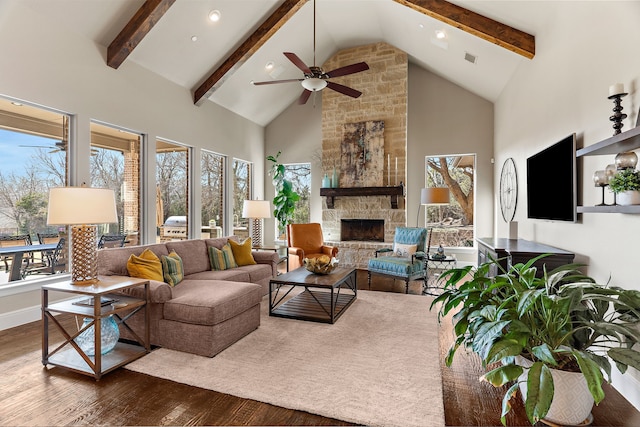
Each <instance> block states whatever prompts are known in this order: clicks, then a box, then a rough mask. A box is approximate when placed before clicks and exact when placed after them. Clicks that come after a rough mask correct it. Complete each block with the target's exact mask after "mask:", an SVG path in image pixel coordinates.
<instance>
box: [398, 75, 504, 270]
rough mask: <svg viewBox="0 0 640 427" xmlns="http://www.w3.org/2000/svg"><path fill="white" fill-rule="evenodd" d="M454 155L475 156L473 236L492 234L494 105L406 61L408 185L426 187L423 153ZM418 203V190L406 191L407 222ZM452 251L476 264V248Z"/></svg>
mask: <svg viewBox="0 0 640 427" xmlns="http://www.w3.org/2000/svg"><path fill="white" fill-rule="evenodd" d="M455 154H475V155H476V171H475V172H476V176H475V179H476V182H475V186H476V190H475V191H476V193H475V214H474V223H475V226H476V237H488V236H493V210H494V199H493V169H494V165H493V164H492V163H491V159H492V158H493V103H491V102H489V101H487V100H485V99H483V98H481V97H479V96H476V95H474V94H472V93H470V92H469V91H467V90H465V89H463V88H461V87H459V86H457V85H455V84H454V83H451V82H450V81H448V80H446V79H444V78H442V77H440V76H437V75H435V74H433V73H431V72H429V71H427V70H424V69H423V68H421V67H419V66H416V65H413V64H410V65H409V122H408V143H407V168H408V169H407V170H408V173H407V177H408V178H407V188H413V189H416V188H417V189H421V188H423V187H424V186H425V157H426V156H438V155H455ZM418 191H419V190H418ZM419 202H420V194H419V193H417V194H407V221H408V225H414V223H415V218H416V215H417V212H418V210H417V209H418V204H419ZM422 209H424V207H423V208H422ZM432 244H437V242H432ZM447 252H450V253H453V252H455V251H454V250H448V251H447ZM457 252H458V253H456V257H457V259H458V260H459V261H465V262H468V263H475V262H477V254H476V251H475V250H472V251H464V250H458V251H457Z"/></svg>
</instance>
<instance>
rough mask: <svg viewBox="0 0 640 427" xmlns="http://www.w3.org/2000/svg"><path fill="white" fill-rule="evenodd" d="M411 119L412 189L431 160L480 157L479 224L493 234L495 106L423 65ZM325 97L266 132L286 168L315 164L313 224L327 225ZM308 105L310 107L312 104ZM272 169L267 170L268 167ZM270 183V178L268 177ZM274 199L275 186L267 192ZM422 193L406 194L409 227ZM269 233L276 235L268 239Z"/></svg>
mask: <svg viewBox="0 0 640 427" xmlns="http://www.w3.org/2000/svg"><path fill="white" fill-rule="evenodd" d="M408 90H409V101H408V102H409V108H408V110H409V113H408V115H409V117H408V132H407V133H408V136H407V139H408V141H407V158H408V160H407V162H408V163H407V167H408V169H407V176H408V179H407V188H414V189H415V188H418V189H420V188H422V187H424V180H425V176H424V162H425V156H427V155H438V154H470V153H475V154H477V155H478V156H477V171H476V173H477V175H476V176H477V182H476V206H477V208H476V217H475V220H476V224H477V234H478V236H479V237H485V236H492V235H493V207H494V202H493V181H492V178H493V165H492V164H491V157H492V156H493V104H492V103H491V102H488V101H486V100H484V99H482V98H480V97H478V96H476V95H474V94H472V93H470V92H469V91H467V90H465V89H462V88H461V87H459V86H457V85H455V84H453V83H451V82H449V81H448V80H445V79H443V78H441V77H438V76H436V75H434V74H433V73H431V72H429V71H426V70H424V69H422V68H420V67H418V66H415V65H410V66H409V89H408ZM319 98H320V97H318V99H317V100H316V106H315V108H314V107H313V105H304V106H299V105H296V104H293V105H291V106H290V107H289V108H288V109H287V110H285V111H284V112H283V113H282V114H280V116H278V118H276V119H275V120H274V121H273V122H271V123H270V124H269V125H268V126H267V127H266V132H265V147H266V149H265V151H266V152H267V153H268V154H276V153H277V152H278V150H282V152H283V154H282V155H281V160H282V162H283V163H295V162H311V164H312V165H311V168H312V170H311V173H312V184H311V185H312V191H311V221H315V222H321V221H322V202H323V201H322V198H321V197H320V191H319V188H320V181H321V179H322V174H323V171H322V168H321V165H320V164H318V163H316V162H315V159H316V158H317V156H318V155H320V153H321V150H322V126H321V120H322V108H321V104H320V99H319ZM311 101H312V100H311V99H310V100H309V104H312V102H311ZM267 166H268V165H267ZM267 179H268V177H267ZM265 193H266V197H267V199H269V200H271V199H273V186H271V185H269V182H268V181H267V185H266V188H265ZM419 200H420V193H419V191H418V192H417V193H416V194H407V197H406V204H407V220H408V225H414V222H415V218H416V214H417V208H418V202H419ZM273 227H274V225H273V220H271V223H270V224H269V225H267V226H266V230H265V242H267V243H271V242H272V241H273ZM266 232H270V233H271V235H266ZM457 256H458V259H460V260H461V261H468V262H475V260H476V254H475V251H471V252H467V253H459V254H457Z"/></svg>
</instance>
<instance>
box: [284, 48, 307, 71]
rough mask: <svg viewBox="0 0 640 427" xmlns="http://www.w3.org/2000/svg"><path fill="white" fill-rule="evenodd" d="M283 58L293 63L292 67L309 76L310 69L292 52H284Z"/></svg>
mask: <svg viewBox="0 0 640 427" xmlns="http://www.w3.org/2000/svg"><path fill="white" fill-rule="evenodd" d="M284 56H286V57H287V58H288V59H289V61H291V62H293V65H295V66H296V67H298V68H300V69H301V70H302V72H303V73H305V74H311V69H310V68H309V67H308V66H307V64H305V63H304V62H303V61H302V59H300V58H298V55H296V54H295V53H292V52H284Z"/></svg>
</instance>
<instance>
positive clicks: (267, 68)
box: [264, 61, 275, 71]
mask: <svg viewBox="0 0 640 427" xmlns="http://www.w3.org/2000/svg"><path fill="white" fill-rule="evenodd" d="M274 66H275V64H274V63H273V61H269V62H267V63H266V64H265V65H264V69H265V70H267V71H270V70H273V67H274Z"/></svg>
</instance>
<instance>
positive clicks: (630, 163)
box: [616, 151, 638, 170]
mask: <svg viewBox="0 0 640 427" xmlns="http://www.w3.org/2000/svg"><path fill="white" fill-rule="evenodd" d="M637 164H638V155H637V154H636V153H634V152H633V151H624V152H622V153H618V154H617V155H616V168H617V169H618V170H623V169H635V167H636V165H637Z"/></svg>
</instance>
